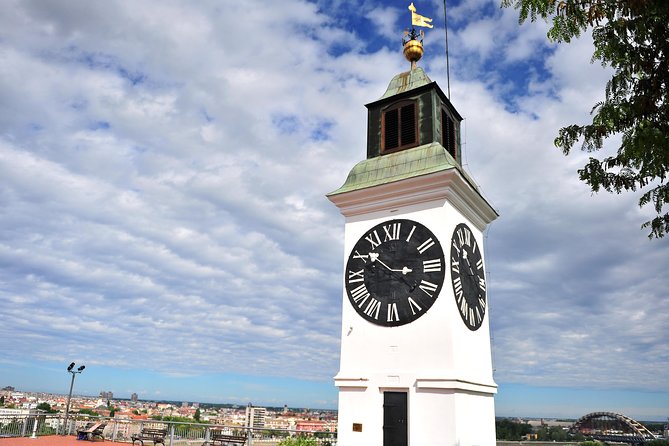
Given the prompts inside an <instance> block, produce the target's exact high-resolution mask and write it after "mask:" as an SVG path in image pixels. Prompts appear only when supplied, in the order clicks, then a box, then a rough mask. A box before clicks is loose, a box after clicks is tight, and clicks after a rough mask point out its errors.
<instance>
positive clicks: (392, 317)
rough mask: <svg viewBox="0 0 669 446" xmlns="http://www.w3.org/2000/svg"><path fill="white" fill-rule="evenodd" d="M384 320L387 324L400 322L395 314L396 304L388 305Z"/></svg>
mask: <svg viewBox="0 0 669 446" xmlns="http://www.w3.org/2000/svg"><path fill="white" fill-rule="evenodd" d="M386 320H387V321H388V322H399V321H400V315H399V313H398V312H397V304H396V303H392V304H388V312H387V316H386Z"/></svg>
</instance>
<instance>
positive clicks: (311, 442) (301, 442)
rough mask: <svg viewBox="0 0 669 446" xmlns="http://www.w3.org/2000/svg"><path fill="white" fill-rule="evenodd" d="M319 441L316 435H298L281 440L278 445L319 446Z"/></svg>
mask: <svg viewBox="0 0 669 446" xmlns="http://www.w3.org/2000/svg"><path fill="white" fill-rule="evenodd" d="M317 445H318V442H317V441H316V439H315V438H314V437H305V436H301V435H300V436H296V437H291V438H286V439H285V440H281V442H280V443H279V444H278V446H317Z"/></svg>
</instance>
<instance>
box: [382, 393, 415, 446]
mask: <svg viewBox="0 0 669 446" xmlns="http://www.w3.org/2000/svg"><path fill="white" fill-rule="evenodd" d="M408 443H409V440H408V431H407V394H406V393H405V392H384V393H383V446H407V445H408Z"/></svg>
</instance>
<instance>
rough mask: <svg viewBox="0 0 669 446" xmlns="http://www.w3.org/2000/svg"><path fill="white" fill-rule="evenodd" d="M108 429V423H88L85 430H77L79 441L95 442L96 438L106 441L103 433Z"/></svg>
mask: <svg viewBox="0 0 669 446" xmlns="http://www.w3.org/2000/svg"><path fill="white" fill-rule="evenodd" d="M105 427H107V423H88V424H87V425H86V427H84V428H83V429H78V430H77V440H90V441H93V439H94V438H95V437H99V438H100V439H102V441H104V439H105V437H104V435H103V432H104V430H105Z"/></svg>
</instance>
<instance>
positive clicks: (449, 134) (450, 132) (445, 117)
mask: <svg viewBox="0 0 669 446" xmlns="http://www.w3.org/2000/svg"><path fill="white" fill-rule="evenodd" d="M441 141H442V144H443V145H444V148H445V149H446V150H447V151H448V153H450V154H451V156H452V157H453V159H455V160H457V153H458V152H457V135H456V134H455V121H453V118H451V117H450V115H449V114H448V113H446V110H444V109H443V108H442V109H441ZM458 161H459V160H458Z"/></svg>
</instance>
